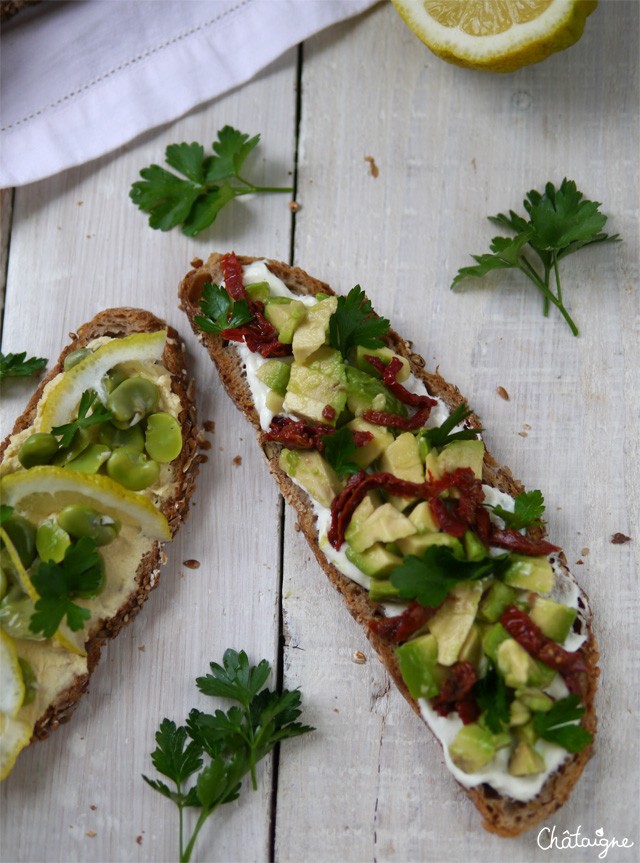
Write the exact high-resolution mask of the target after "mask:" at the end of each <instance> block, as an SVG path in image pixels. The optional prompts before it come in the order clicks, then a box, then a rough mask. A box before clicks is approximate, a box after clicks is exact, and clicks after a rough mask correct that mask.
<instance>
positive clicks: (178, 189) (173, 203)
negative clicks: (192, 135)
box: [129, 126, 292, 237]
mask: <svg viewBox="0 0 640 863" xmlns="http://www.w3.org/2000/svg"><path fill="white" fill-rule="evenodd" d="M259 141H260V135H254V136H253V138H250V137H249V135H247V134H244V133H243V132H240V131H238V129H234V128H233V127H232V126H225V127H224V128H222V129H220V131H219V132H218V137H217V139H216V140H215V141H214V142H213V144H212V149H213V154H212V155H205V150H204V147H203V146H202V144H198V143H195V142H193V143H191V144H188V143H182V144H170V145H169V146H168V147H167V149H166V150H165V161H166V163H167V164H168V165H169V167H171V168H174V169H175V170H176V171H177V172H178V174H174V173H173V172H172V171H167V170H166V168H162V167H161V166H160V165H155V164H154V165H149V167H147V168H143V169H142V170H141V171H140V176H141V177H142V180H138V182H136V183H134V184H133V185H132V186H131V190H130V192H129V197H130V198H131V200H132V201H133V203H134V204H136V205H137V206H138V207H139V208H140V209H141V210H142V211H143V212H145V213H149V225H150V226H151V227H152V228H156V229H159V230H161V231H168V230H170V229H171V228H175V227H176V226H177V225H182V232H183V233H184V234H186V235H187V236H189V237H195V236H196V235H197V234H199V233H200V231H203V230H204V229H205V228H207V227H209V225H211V224H212V223H213V222H214V221H215V219H216V218H217V216H218V213H219V212H220V210H222V208H223V207H225V206H226V205H227V204H228V203H230V202H231V201H233V199H234V198H239V197H240V196H242V195H254V194H257V193H259V192H291V191H292V190H291V188H289V187H287V188H283V187H281V186H277V187H276V186H256V185H255V184H254V183H252V182H250V181H249V180H247V179H245V178H244V177H243V176H242V175H241V174H240V171H241V170H242V167H243V165H244V162H245V160H246V158H247V156H248V155H249V153H251V151H252V150H253V149H254V148H255V147H256V146H257V145H258V142H259ZM178 175H182V176H178Z"/></svg>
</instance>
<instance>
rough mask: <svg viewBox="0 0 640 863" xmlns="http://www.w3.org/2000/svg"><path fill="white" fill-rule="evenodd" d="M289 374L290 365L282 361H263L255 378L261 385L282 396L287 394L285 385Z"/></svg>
mask: <svg viewBox="0 0 640 863" xmlns="http://www.w3.org/2000/svg"><path fill="white" fill-rule="evenodd" d="M290 374H291V365H290V364H289V363H285V362H283V361H282V360H274V359H271V360H265V361H264V362H263V363H262V365H261V366H260V367H259V368H258V371H257V372H256V376H257V378H258V380H261V381H262V383H263V384H266V386H268V387H269V389H270V390H274V391H275V392H277V393H278V395H281V396H283V395H284V394H285V393H286V392H287V384H288V383H289V376H290Z"/></svg>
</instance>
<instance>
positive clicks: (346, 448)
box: [322, 426, 360, 479]
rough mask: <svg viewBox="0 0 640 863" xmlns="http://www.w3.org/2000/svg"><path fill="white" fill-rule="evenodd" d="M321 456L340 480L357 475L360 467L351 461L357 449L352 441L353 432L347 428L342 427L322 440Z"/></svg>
mask: <svg viewBox="0 0 640 863" xmlns="http://www.w3.org/2000/svg"><path fill="white" fill-rule="evenodd" d="M322 442H323V444H324V452H323V455H324V457H325V458H326V460H327V461H328V462H329V464H330V465H331V467H332V468H333V469H334V470H335V472H336V473H337V474H338V477H339V478H340V479H344V478H345V477H347V476H351V475H352V474H354V473H358V471H359V470H360V466H359V465H357V464H356V463H355V462H354V461H351V459H352V458H353V455H354V453H355V452H356V450H357V449H358V447H357V446H356V443H355V441H354V439H353V432H352V431H351V429H350V428H347V426H342V428H340V429H338V430H337V431H336V432H334V433H333V434H330V435H325V436H324V437H323V438H322Z"/></svg>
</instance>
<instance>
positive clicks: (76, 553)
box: [29, 536, 103, 638]
mask: <svg viewBox="0 0 640 863" xmlns="http://www.w3.org/2000/svg"><path fill="white" fill-rule="evenodd" d="M102 567H103V564H102V561H101V558H100V553H99V552H98V551H97V549H96V545H95V543H94V542H93V540H91V539H89V537H86V536H83V537H80V539H79V540H78V541H77V542H75V543H73V544H72V545H70V546H69V547H68V548H67V550H66V551H65V555H64V558H63V560H62V561H61V562H60V563H54V562H53V561H41V563H40V565H39V566H38V568H37V570H36V571H35V572H34V573H33V575H32V576H31V581H32V582H33V586H34V587H35V589H36V590H37V591H38V593H39V594H40V599H37V600H36V602H35V611H34V613H33V614H32V615H31V620H30V621H29V629H30V630H31V631H32V632H42V633H43V634H44V636H45V637H46V638H51V636H52V635H53V634H54V633H55V632H56V630H57V629H58V628H59V626H60V624H61V623H62V621H63V620H64V618H65V617H66V619H67V624H68V626H69V629H70V630H71V631H72V632H77V631H78V630H80V629H82V628H83V626H84V625H85V623H86V622H87V620H89V618H90V617H91V612H90V611H89V609H87V608H84V607H83V606H81V605H78V604H77V603H76V602H74V599H76V598H77V597H78V596H90V595H91V594H92V593H94V592H95V591H96V590H97V589H98V587H99V585H100V583H101V581H102V578H103V568H102Z"/></svg>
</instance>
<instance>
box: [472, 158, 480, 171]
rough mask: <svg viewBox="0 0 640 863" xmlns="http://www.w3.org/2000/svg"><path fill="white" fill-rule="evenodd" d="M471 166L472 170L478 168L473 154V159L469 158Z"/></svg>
mask: <svg viewBox="0 0 640 863" xmlns="http://www.w3.org/2000/svg"><path fill="white" fill-rule="evenodd" d="M471 167H472V168H473V170H474V171H477V170H478V164H477V162H476V158H475V156H474V157H473V159H472V160H471Z"/></svg>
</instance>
